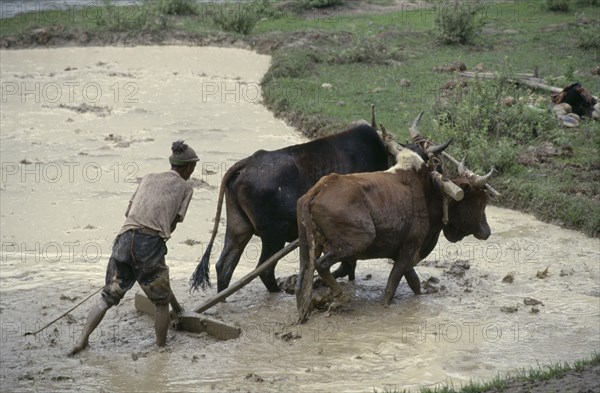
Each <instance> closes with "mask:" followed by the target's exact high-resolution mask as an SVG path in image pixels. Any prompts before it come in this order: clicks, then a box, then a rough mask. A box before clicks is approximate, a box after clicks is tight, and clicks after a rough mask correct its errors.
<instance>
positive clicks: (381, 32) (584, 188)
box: [257, 2, 600, 236]
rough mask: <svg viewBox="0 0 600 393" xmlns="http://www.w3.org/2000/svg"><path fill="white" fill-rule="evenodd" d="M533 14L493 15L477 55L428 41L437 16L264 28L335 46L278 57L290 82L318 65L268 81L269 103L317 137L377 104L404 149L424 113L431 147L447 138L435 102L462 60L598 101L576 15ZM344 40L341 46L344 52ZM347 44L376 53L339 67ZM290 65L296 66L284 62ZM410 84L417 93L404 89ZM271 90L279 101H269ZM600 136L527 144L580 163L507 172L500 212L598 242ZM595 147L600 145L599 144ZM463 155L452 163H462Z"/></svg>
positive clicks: (471, 49) (527, 5) (422, 13)
mask: <svg viewBox="0 0 600 393" xmlns="http://www.w3.org/2000/svg"><path fill="white" fill-rule="evenodd" d="M534 5H535V7H534V8H533V6H532V3H531V2H522V3H519V2H518V3H516V4H512V3H504V4H495V5H493V7H491V6H490V7H489V8H487V11H488V15H489V17H488V18H487V21H486V22H487V23H486V28H485V30H484V33H483V34H482V35H481V37H479V39H478V42H477V44H476V45H472V46H454V47H449V46H443V45H437V44H435V43H434V41H433V37H432V35H431V33H430V31H431V30H432V29H433V20H434V16H433V14H432V13H431V11H429V10H419V11H416V12H401V13H396V14H387V15H370V16H351V17H339V18H332V19H327V20H324V21H294V23H289V22H288V23H285V24H284V23H282V22H281V21H278V20H274V21H269V22H265V23H262V24H260V25H259V26H258V29H257V30H258V31H262V32H267V31H272V30H277V29H279V30H285V31H300V30H304V31H306V29H313V30H314V31H315V32H323V33H327V34H328V37H332V39H333V41H334V44H333V45H332V44H331V42H328V41H327V42H325V43H324V46H323V47H319V42H318V40H317V42H312V43H311V45H312V46H313V47H316V49H306V48H303V49H302V50H298V49H287V50H281V51H279V52H276V53H275V58H274V65H275V68H274V69H272V71H273V72H274V73H275V74H276V75H277V74H278V73H279V72H278V69H277V67H278V66H281V64H280V60H281V63H283V65H282V66H281V68H282V70H283V71H282V72H281V73H282V74H285V71H286V67H288V66H287V63H290V62H291V63H294V62H296V63H302V62H303V61H306V60H305V59H306V57H307V53H308V55H310V56H313V57H315V60H314V61H309V62H308V63H307V64H305V66H304V67H303V69H302V70H300V71H297V70H291V72H289V74H291V76H289V77H286V76H283V75H282V76H279V77H276V78H273V80H268V83H267V84H266V85H265V87H266V88H267V102H268V104H269V105H271V108H272V109H273V110H274V111H275V112H276V113H278V112H282V113H283V114H284V115H287V116H290V114H292V117H294V118H297V117H299V116H298V113H301V114H302V115H304V116H306V115H309V116H314V117H317V118H319V119H320V121H316V122H315V121H312V122H311V121H310V120H311V118H310V117H309V118H308V120H307V119H306V118H304V121H300V126H301V127H304V128H306V129H307V131H308V133H309V134H313V133H314V131H315V130H313V128H315V127H319V126H321V125H322V124H333V126H332V127H331V128H330V129H332V130H335V129H337V128H338V127H339V126H340V124H344V123H346V124H347V123H348V121H350V120H354V119H357V118H368V108H369V105H370V104H371V103H375V104H376V105H377V108H378V113H379V114H378V119H379V121H381V122H383V123H384V124H385V125H386V127H387V128H388V129H391V130H393V131H394V132H396V133H397V134H398V135H399V136H400V140H404V139H406V138H407V126H408V124H410V121H411V120H412V119H413V118H414V116H415V115H416V114H417V113H418V112H419V111H421V110H425V112H426V116H425V119H424V126H423V129H424V131H425V132H426V133H427V134H428V135H429V136H431V137H432V138H433V139H438V138H439V137H440V136H441V133H440V132H439V129H438V127H437V126H436V124H434V123H433V122H432V120H433V116H432V113H433V112H434V110H435V106H436V98H439V97H440V96H441V94H442V93H441V92H440V90H439V88H440V87H441V86H443V85H444V84H445V83H446V82H447V81H448V80H450V79H452V78H453V77H452V76H451V75H448V74H443V73H437V72H433V71H432V69H433V68H434V67H435V66H437V65H441V64H448V63H452V62H453V61H456V60H461V61H463V62H464V63H465V64H466V65H467V67H468V68H469V69H473V67H474V66H475V65H477V64H479V63H483V65H484V67H485V69H486V70H489V71H495V72H531V71H532V70H533V68H534V66H536V65H537V66H538V67H539V71H540V74H541V75H542V76H543V77H545V78H546V79H547V80H548V81H549V83H550V84H553V85H556V86H563V85H565V84H567V83H570V82H571V81H573V80H577V81H580V82H581V83H582V84H583V85H584V86H586V87H588V88H589V89H591V90H592V92H593V93H594V94H595V95H598V91H599V90H600V89H599V88H598V87H599V83H598V77H597V76H593V75H592V74H591V73H590V70H591V69H592V68H594V67H595V66H596V65H597V61H598V54H597V53H594V51H593V50H583V49H580V48H578V47H577V42H578V37H579V34H580V27H579V26H577V25H576V17H575V12H570V13H553V12H544V11H542V10H540V8H539V6H537V4H534ZM576 12H579V13H583V14H585V15H586V16H587V17H588V18H594V17H597V14H598V8H597V7H596V8H589V7H583V6H582V7H580V8H578V9H577V10H576ZM559 24H563V25H564V26H565V28H566V30H561V31H552V30H550V31H544V28H545V27H546V28H547V27H548V26H550V25H559ZM507 30H510V31H507ZM348 35H349V36H351V38H348ZM336 39H337V40H338V41H339V46H337V47H336V45H335V40H336ZM348 40H351V41H352V42H353V45H357V46H361V45H362V46H364V48H365V52H366V53H370V54H367V55H365V56H364V58H365V59H364V60H360V61H358V62H349V63H348V64H339V63H340V60H331V58H332V57H333V58H334V59H335V58H336V56H340V55H343V54H344V52H345V51H346V52H347V51H348V50H347V49H345V45H344V43H345V41H348ZM290 56H291V58H290V60H286V58H287V57H290ZM389 58H395V59H396V60H397V61H398V62H399V63H395V65H389V64H386V62H385V60H386V59H389ZM343 61H344V60H342V62H343ZM568 73H572V74H573V75H572V76H570V79H567V78H566V77H565V76H564V75H565V74H568ZM403 78H404V79H409V80H410V81H411V82H412V84H411V85H410V86H408V87H406V86H402V85H401V84H400V81H401V80H402V79H403ZM323 83H330V84H331V85H332V86H333V89H332V90H330V91H325V90H323V89H322V88H321V85H322V84H323ZM270 91H274V92H275V94H269V92H270ZM286 92H288V94H285V93H286ZM282 93H283V94H282ZM537 99H538V100H541V101H542V102H541V104H539V106H541V107H543V108H547V107H549V105H550V99H549V93H540V95H539V97H537ZM548 116H551V114H550V113H548ZM599 131H600V130H599V126H598V123H597V122H585V123H583V124H582V126H581V127H579V128H577V129H565V130H563V129H560V127H558V125H555V126H554V127H553V129H549V130H547V134H544V133H542V134H541V135H539V136H538V137H537V138H536V139H534V140H532V141H529V144H531V145H537V144H539V143H541V142H543V141H545V140H550V141H553V142H554V143H561V144H570V145H572V146H573V150H574V153H575V154H574V157H572V158H556V159H554V160H553V161H552V162H551V163H549V164H548V165H541V166H538V167H524V166H521V165H516V166H515V167H513V168H511V170H510V171H507V172H504V173H500V175H497V176H496V177H495V179H494V181H493V184H494V185H495V186H496V188H498V189H499V190H500V191H501V192H502V193H503V197H502V198H501V199H500V200H499V201H498V202H497V203H499V204H500V205H503V206H509V207H515V208H518V209H520V210H524V211H528V212H533V213H535V214H536V215H537V216H538V217H540V218H542V219H544V220H547V221H552V222H556V223H559V224H562V225H564V226H567V227H570V228H577V229H579V230H582V231H584V232H585V233H587V234H590V235H593V236H598V235H600V200H599V199H597V198H598V195H599V194H600V188H599V186H598V180H600V178H599V177H598V172H597V171H589V168H590V167H592V166H594V165H595V164H597V163H598V146H599V144H598V142H597V140H598V133H599ZM594 139H596V143H593V140H594ZM526 147H527V146H522V145H519V144H516V145H515V146H514V147H513V148H514V149H516V150H517V151H520V150H523V149H525V148H526ZM455 151H456V150H453V152H455ZM461 153H462V152H461ZM461 153H454V154H455V155H456V156H459V155H461ZM467 154H468V152H467ZM492 164H494V163H489V165H492ZM478 169H480V170H481V168H478ZM594 198H595V199H594Z"/></svg>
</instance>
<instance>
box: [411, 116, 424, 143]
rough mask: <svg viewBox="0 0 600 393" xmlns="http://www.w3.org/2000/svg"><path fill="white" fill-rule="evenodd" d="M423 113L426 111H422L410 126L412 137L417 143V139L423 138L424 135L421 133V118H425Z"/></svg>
mask: <svg viewBox="0 0 600 393" xmlns="http://www.w3.org/2000/svg"><path fill="white" fill-rule="evenodd" d="M423 113H424V111H421V113H419V114H418V115H417V117H416V118H415V120H413V122H412V124H411V126H410V137H411V138H412V140H413V142H415V143H416V142H417V139H420V138H423V135H421V132H420V131H419V123H420V122H421V117H423Z"/></svg>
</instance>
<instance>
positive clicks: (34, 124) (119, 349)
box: [0, 47, 600, 392]
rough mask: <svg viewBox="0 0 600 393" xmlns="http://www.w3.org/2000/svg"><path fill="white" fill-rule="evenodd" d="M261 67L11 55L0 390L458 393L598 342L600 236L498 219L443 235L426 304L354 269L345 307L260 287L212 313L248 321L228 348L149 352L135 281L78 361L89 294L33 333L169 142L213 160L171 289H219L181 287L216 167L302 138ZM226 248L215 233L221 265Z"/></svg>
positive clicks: (372, 267)
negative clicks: (398, 392)
mask: <svg viewBox="0 0 600 393" xmlns="http://www.w3.org/2000/svg"><path fill="white" fill-rule="evenodd" d="M268 64H269V57H267V56H261V55H257V54H254V53H250V52H245V51H242V50H236V49H214V48H189V47H138V48H65V49H39V50H19V51H2V56H1V64H0V65H1V77H2V81H3V85H4V86H3V87H6V88H5V89H3V94H4V96H3V104H2V114H1V122H2V124H1V125H2V127H1V142H2V145H1V154H2V188H1V190H0V202H1V205H2V211H1V224H0V225H1V230H2V231H1V232H2V233H1V240H2V261H1V274H0V288H1V292H2V296H1V297H0V316H1V318H2V354H1V356H2V363H1V366H0V372H1V376H0V378H1V379H0V381H1V384H2V387H3V389H5V390H7V391H16V392H18V391H31V390H37V391H59V390H60V391H75V390H78V391H99V390H100V391H124V390H130V391H131V390H132V391H172V392H185V391H190V392H191V391H199V390H202V391H205V390H210V389H214V390H215V391H256V392H258V391H260V392H265V391H273V392H276V391H308V390H310V391H323V392H328V391H359V392H362V391H365V392H367V391H368V392H370V391H372V390H373V387H375V388H377V389H381V388H385V387H388V388H403V387H406V388H411V387H417V386H425V385H434V384H438V383H444V382H450V381H452V382H453V383H454V384H455V385H457V384H459V383H461V382H464V381H467V380H469V379H475V380H480V379H487V378H490V377H494V376H496V375H497V373H498V372H503V371H508V370H512V369H514V368H516V367H528V366H535V365H536V364H537V363H538V362H539V363H548V362H556V361H565V360H566V361H571V360H574V359H579V358H584V357H588V356H589V355H590V354H591V353H592V351H593V349H594V348H598V346H599V345H600V338H599V336H598V329H599V328H600V326H599V324H600V322H599V320H600V319H599V316H600V310H599V296H600V284H599V283H600V277H599V274H600V266H599V258H600V252H599V250H600V243H599V240H598V239H590V238H587V237H585V236H583V235H581V234H579V233H577V232H573V231H569V230H563V229H560V228H558V227H556V226H552V225H548V224H544V223H541V222H539V221H536V220H535V219H533V218H532V217H531V216H528V215H525V214H522V213H518V212H514V211H510V210H505V209H498V208H494V207H490V208H488V220H489V223H490V226H491V228H492V236H491V237H490V239H489V240H488V241H486V242H479V241H475V240H474V239H473V238H468V239H466V240H465V241H463V242H461V243H457V244H449V243H447V242H445V241H441V242H440V244H439V246H438V247H437V248H436V250H434V252H433V253H432V254H431V255H430V256H429V258H428V259H427V261H424V262H423V263H422V264H420V265H419V266H417V272H418V274H419V275H420V277H421V279H422V280H423V281H426V282H428V283H429V285H430V286H431V287H433V288H435V289H436V290H435V291H434V290H431V291H430V292H431V293H429V294H427V295H421V296H414V295H412V292H411V291H410V289H409V288H408V286H407V285H406V283H405V282H403V283H402V284H401V285H400V287H399V289H398V292H397V294H396V297H395V299H394V302H393V304H392V305H391V306H390V307H389V308H385V307H383V306H382V305H381V298H382V295H383V289H384V287H385V282H386V280H387V275H388V273H389V270H390V268H391V265H390V264H389V263H388V262H386V261H383V260H376V261H359V262H358V267H357V280H356V281H355V282H351V283H347V282H345V281H344V282H343V283H342V287H343V289H344V291H345V293H346V294H347V295H349V296H350V298H351V300H350V302H349V303H347V304H345V305H344V306H343V307H341V308H340V309H338V310H336V311H329V312H316V313H314V314H313V315H312V316H311V318H310V320H309V322H308V323H306V324H305V325H301V326H298V325H294V324H293V322H294V321H295V319H296V312H295V298H294V297H293V295H289V294H286V293H280V294H269V293H267V292H266V291H265V290H264V288H263V286H262V284H261V283H260V281H255V282H252V283H251V284H250V285H248V286H247V287H245V288H244V289H242V290H241V291H240V292H238V293H237V294H235V295H233V296H231V297H230V298H229V299H228V302H227V303H223V304H220V305H218V306H216V307H215V308H213V309H212V310H210V311H209V312H208V314H210V315H211V316H212V317H214V318H219V319H222V320H224V321H226V322H228V323H232V324H238V325H239V326H240V327H241V328H242V331H243V333H242V336H241V337H240V338H239V339H236V340H230V341H224V342H219V341H216V340H215V339H213V338H211V337H209V336H206V335H195V334H190V333H186V332H172V333H170V334H169V345H168V347H167V349H166V350H163V351H157V350H156V349H155V347H154V331H153V321H152V320H151V318H149V317H147V316H145V315H142V314H139V313H137V312H136V311H135V310H134V307H133V292H135V291H136V290H139V288H138V287H137V286H136V287H134V289H133V290H132V291H131V293H130V294H128V295H127V296H126V298H125V299H124V300H123V302H122V303H121V305H119V306H118V307H115V308H113V309H111V310H110V311H109V312H108V314H107V316H106V318H105V320H104V321H103V322H102V324H101V325H100V327H99V329H98V330H97V332H96V333H95V334H94V335H93V336H92V340H91V348H90V349H88V350H86V351H84V352H83V353H81V354H80V355H78V356H77V357H75V358H67V357H66V356H65V355H66V353H67V352H68V350H69V349H70V348H71V347H72V346H73V344H74V342H75V339H76V338H77V337H78V335H79V333H80V330H81V328H82V325H83V322H84V319H85V316H86V314H87V311H88V309H89V307H90V306H91V304H92V302H91V301H90V302H88V303H86V304H84V305H83V306H82V307H79V308H78V309H76V310H75V311H73V312H72V313H71V314H70V316H69V317H68V318H64V319H62V320H61V321H59V322H58V323H56V324H55V325H53V326H51V327H50V328H48V329H46V330H44V331H42V333H40V334H39V335H38V336H35V337H32V336H28V337H23V333H25V332H26V331H30V330H35V329H36V326H37V327H40V326H42V324H43V323H45V322H47V321H49V320H51V319H52V318H53V317H55V316H57V315H59V314H60V313H62V312H63V311H65V310H67V309H69V308H70V307H72V306H73V304H75V303H76V302H77V301H79V299H83V298H85V297H86V296H87V295H88V294H89V293H91V292H92V291H94V290H96V289H97V288H99V287H100V286H101V285H102V283H103V278H104V272H105V267H106V261H107V258H108V255H109V254H110V249H111V244H112V239H113V237H114V235H115V233H116V231H118V229H119V228H120V226H121V224H122V221H123V213H124V211H125V208H126V206H127V201H128V199H129V197H130V196H131V194H132V193H133V191H134V190H135V188H136V186H137V181H138V180H139V177H141V176H143V175H144V174H147V173H150V172H157V171H162V170H166V169H167V168H168V164H167V160H166V157H168V155H169V146H170V143H171V142H172V141H174V140H176V139H185V140H186V141H187V142H188V143H189V144H190V145H191V146H193V147H194V149H195V150H196V151H197V152H198V154H199V156H200V157H201V162H200V164H199V165H198V167H197V170H196V172H195V173H194V175H193V178H194V179H195V184H198V185H199V186H198V187H197V188H195V194H194V199H193V201H192V204H191V205H190V210H189V213H188V216H187V217H186V220H185V222H184V223H182V224H180V225H179V226H178V229H177V231H176V232H175V233H174V236H173V238H172V239H171V240H170V241H169V243H168V247H169V253H168V255H167V263H168V264H169V266H170V267H171V270H170V272H171V277H172V286H173V288H174V291H175V293H176V295H177V296H178V298H179V299H180V301H182V302H183V303H184V304H185V305H187V306H188V307H189V308H191V306H192V305H193V304H194V303H196V302H199V301H202V300H203V299H205V298H207V297H208V296H210V295H212V294H213V292H214V291H215V290H214V289H212V290H210V291H208V292H207V293H206V294H202V293H199V294H198V293H197V294H189V293H188V291H187V290H188V286H187V282H188V278H189V276H190V274H191V273H192V271H193V270H194V268H195V265H196V261H197V259H198V257H199V256H200V255H202V253H203V251H204V249H203V247H204V244H205V243H204V242H206V241H207V240H208V238H209V231H210V230H211V228H212V219H213V217H214V212H215V208H216V197H217V187H218V186H219V183H220V179H221V176H222V174H223V173H224V171H225V170H226V169H227V168H229V166H231V164H232V163H234V162H235V161H237V160H239V159H240V158H243V157H245V156H247V155H249V154H251V153H252V152H254V151H255V150H258V149H267V150H268V149H275V148H279V147H282V146H285V145H289V144H292V143H297V142H300V141H302V140H303V139H302V138H301V137H300V136H299V135H298V134H297V133H296V132H295V131H294V130H293V129H290V128H289V127H287V126H286V125H285V124H284V123H283V122H281V121H279V120H276V119H274V118H273V116H272V114H270V113H269V112H268V111H267V110H266V109H265V108H263V107H262V106H261V105H260V103H259V97H260V90H259V86H258V82H259V80H260V78H261V76H262V75H263V73H264V72H265V71H266V69H267V67H268ZM7 89H12V90H7ZM84 104H85V105H84ZM71 108H78V109H81V108H83V109H89V108H91V109H94V108H100V109H101V110H100V111H99V112H98V110H73V109H71ZM365 110H366V111H368V108H367V109H365ZM97 112H98V113H101V115H102V116H100V115H99V114H98V113H97ZM357 117H365V115H364V114H362V115H361V114H357ZM117 139H118V140H117ZM222 240H223V229H222V228H221V232H220V234H219V236H218V237H217V246H216V247H215V248H214V256H213V264H214V262H216V258H217V256H218V254H219V252H220V248H219V247H218V245H219V244H221V243H220V242H222ZM259 251H260V245H259V243H257V242H252V243H251V244H250V245H249V246H248V247H247V249H246V252H245V253H244V256H243V258H242V260H241V261H240V265H239V266H238V269H237V271H236V273H235V276H234V280H235V279H236V278H240V277H242V275H244V274H246V273H248V272H249V271H250V270H252V268H253V267H254V266H255V264H256V262H257V260H258V256H259V254H260V252H259ZM297 260H298V254H297V252H295V253H292V254H290V255H289V256H287V257H286V258H285V259H284V260H283V261H281V262H280V263H279V265H278V268H277V275H278V276H279V277H282V276H287V275H291V274H294V273H295V272H296V270H297V264H298V263H297ZM546 267H548V270H547V275H546V277H545V278H544V279H539V278H537V277H536V273H537V272H538V271H543V270H544V269H546ZM564 272H567V273H564ZM509 274H510V276H511V277H512V279H511V280H504V281H503V278H505V277H506V276H507V275H509ZM509 281H510V282H509ZM526 299H535V300H537V301H539V302H541V303H540V304H536V305H535V306H531V305H529V304H526V303H527V302H529V303H531V301H526ZM503 307H511V308H514V309H516V311H515V312H512V313H505V312H502V308H503ZM532 307H536V308H537V309H538V310H539V311H538V312H536V313H532V312H531V308H532Z"/></svg>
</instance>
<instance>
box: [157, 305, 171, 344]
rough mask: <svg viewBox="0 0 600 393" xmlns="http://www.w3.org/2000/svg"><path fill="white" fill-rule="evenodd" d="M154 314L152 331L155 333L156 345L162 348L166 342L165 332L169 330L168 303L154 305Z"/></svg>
mask: <svg viewBox="0 0 600 393" xmlns="http://www.w3.org/2000/svg"><path fill="white" fill-rule="evenodd" d="M155 307H156V311H155V314H154V331H155V332H156V345H158V346H159V347H164V346H165V344H166V342H167V331H168V330H169V322H170V321H171V318H170V316H169V303H167V304H156V305H155Z"/></svg>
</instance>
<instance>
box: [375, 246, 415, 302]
mask: <svg viewBox="0 0 600 393" xmlns="http://www.w3.org/2000/svg"><path fill="white" fill-rule="evenodd" d="M405 255H406V254H404V253H400V257H398V258H397V259H396V260H395V261H394V266H393V267H392V271H391V272H390V276H389V278H388V282H387V285H386V287H385V294H384V298H383V304H384V305H386V306H389V305H390V303H391V302H392V299H393V298H394V295H395V294H396V289H398V284H400V280H401V279H402V276H403V275H404V274H405V273H406V272H407V271H408V270H409V269H411V268H409V266H410V261H411V260H412V258H411V257H408V258H407V257H406V256H405ZM409 255H412V254H409ZM413 271H414V269H413ZM415 276H416V273H415ZM413 278H414V277H413V276H411V279H410V280H411V281H412V280H413ZM418 279H419V277H418V276H417V280H418ZM407 280H408V278H407ZM409 285H410V281H409ZM411 288H412V287H411Z"/></svg>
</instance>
